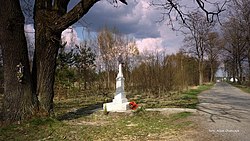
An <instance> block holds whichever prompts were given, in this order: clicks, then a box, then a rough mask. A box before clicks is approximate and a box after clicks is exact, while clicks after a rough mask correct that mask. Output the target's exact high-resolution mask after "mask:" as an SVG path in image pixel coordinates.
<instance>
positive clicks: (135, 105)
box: [129, 101, 138, 110]
mask: <svg viewBox="0 0 250 141" xmlns="http://www.w3.org/2000/svg"><path fill="white" fill-rule="evenodd" d="M129 107H130V109H132V110H136V109H137V108H138V104H136V103H135V102H134V101H132V102H129Z"/></svg>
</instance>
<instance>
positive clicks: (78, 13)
mask: <svg viewBox="0 0 250 141" xmlns="http://www.w3.org/2000/svg"><path fill="white" fill-rule="evenodd" d="M98 1H100V0H82V1H81V2H79V3H78V4H77V5H76V6H75V7H74V8H73V9H72V10H71V11H69V12H68V13H66V14H64V15H63V16H62V17H60V18H58V19H57V20H55V22H54V23H55V25H54V27H52V28H54V29H56V31H63V30H65V29H67V28H68V27H69V26H71V25H72V24H74V23H76V22H77V21H78V20H79V19H80V18H82V17H83V16H84V15H85V14H86V13H87V12H88V11H89V10H90V8H91V7H93V5H94V4H95V3H97V2H98Z"/></svg>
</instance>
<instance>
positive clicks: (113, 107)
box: [103, 64, 129, 112]
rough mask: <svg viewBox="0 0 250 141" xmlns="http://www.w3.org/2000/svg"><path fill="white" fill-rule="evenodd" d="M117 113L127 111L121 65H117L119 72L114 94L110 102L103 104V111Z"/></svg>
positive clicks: (127, 103) (127, 105) (127, 104)
mask: <svg viewBox="0 0 250 141" xmlns="http://www.w3.org/2000/svg"><path fill="white" fill-rule="evenodd" d="M105 108H106V109H107V111H112V112H119V111H126V110H128V109H129V102H128V99H127V98H126V94H125V91H124V77H123V74H122V64H119V72H118V75H117V77H116V92H115V96H114V99H113V101H112V102H110V103H104V104H103V110H105Z"/></svg>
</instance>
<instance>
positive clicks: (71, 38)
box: [61, 26, 80, 47]
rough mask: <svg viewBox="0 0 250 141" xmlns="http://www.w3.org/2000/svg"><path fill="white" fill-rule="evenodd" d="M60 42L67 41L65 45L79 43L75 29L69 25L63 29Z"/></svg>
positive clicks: (69, 45) (70, 45)
mask: <svg viewBox="0 0 250 141" xmlns="http://www.w3.org/2000/svg"><path fill="white" fill-rule="evenodd" d="M61 39H62V42H63V43H64V42H67V44H66V47H72V46H75V45H78V44H79V43H80V39H79V38H78V35H77V32H76V30H75V29H74V28H73V27H72V26H70V27H69V28H67V29H65V30H64V31H63V32H62V35H61Z"/></svg>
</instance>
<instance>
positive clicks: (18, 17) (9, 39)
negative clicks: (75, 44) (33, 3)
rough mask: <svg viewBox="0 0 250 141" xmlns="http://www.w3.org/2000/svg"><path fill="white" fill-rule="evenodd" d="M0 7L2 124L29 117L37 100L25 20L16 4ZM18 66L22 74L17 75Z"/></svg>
mask: <svg viewBox="0 0 250 141" xmlns="http://www.w3.org/2000/svg"><path fill="white" fill-rule="evenodd" d="M0 5H4V6H2V7H1V10H0V13H1V15H0V19H1V20H0V43H1V46H2V51H3V60H4V62H3V68H4V102H3V113H4V114H3V120H4V121H7V122H8V121H9V122H12V121H19V120H22V119H25V118H28V117H30V116H31V115H32V114H33V113H34V112H35V109H34V108H35V107H36V106H35V105H36V103H37V100H36V96H35V95H33V94H32V85H31V73H30V66H29V59H28V50H27V43H26V38H25V35H24V16H23V13H22V11H21V7H20V4H19V0H10V1H0ZM20 63H21V64H22V66H23V71H20V72H19V73H18V68H17V65H18V64H20ZM20 67H21V65H20ZM18 76H19V78H18Z"/></svg>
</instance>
